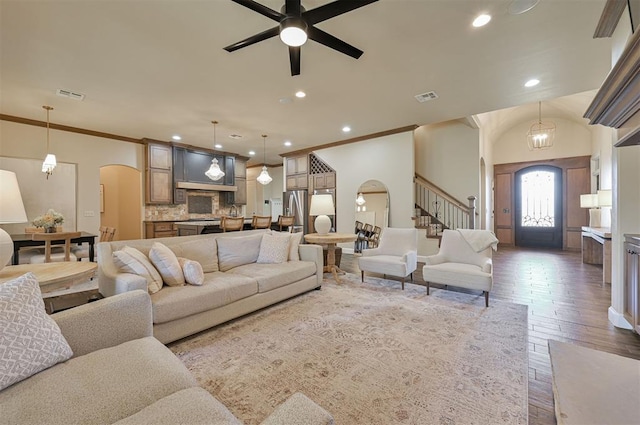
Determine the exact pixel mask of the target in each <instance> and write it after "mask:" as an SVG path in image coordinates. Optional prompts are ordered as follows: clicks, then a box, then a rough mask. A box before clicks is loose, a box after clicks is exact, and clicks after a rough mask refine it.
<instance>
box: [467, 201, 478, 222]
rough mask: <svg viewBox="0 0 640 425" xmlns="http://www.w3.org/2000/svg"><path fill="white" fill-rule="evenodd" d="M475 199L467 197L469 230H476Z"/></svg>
mask: <svg viewBox="0 0 640 425" xmlns="http://www.w3.org/2000/svg"><path fill="white" fill-rule="evenodd" d="M476 199H477V198H476V197H475V196H473V195H471V196H468V197H467V200H468V201H469V229H475V228H476Z"/></svg>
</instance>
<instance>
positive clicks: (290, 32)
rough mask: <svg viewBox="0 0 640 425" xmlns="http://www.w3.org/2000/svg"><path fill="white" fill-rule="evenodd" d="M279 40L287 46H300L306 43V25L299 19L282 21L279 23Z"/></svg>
mask: <svg viewBox="0 0 640 425" xmlns="http://www.w3.org/2000/svg"><path fill="white" fill-rule="evenodd" d="M280 40H282V42H283V43H284V44H286V45H287V46H291V47H299V46H302V45H303V44H304V43H306V42H307V23H306V22H304V21H303V20H302V19H299V18H285V19H283V20H282V22H280Z"/></svg>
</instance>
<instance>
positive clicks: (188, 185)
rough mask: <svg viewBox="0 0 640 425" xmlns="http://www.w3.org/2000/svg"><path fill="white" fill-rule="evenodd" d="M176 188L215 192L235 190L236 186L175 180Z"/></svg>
mask: <svg viewBox="0 0 640 425" xmlns="http://www.w3.org/2000/svg"><path fill="white" fill-rule="evenodd" d="M176 189H189V190H211V191H216V192H237V191H238V186H229V185H224V184H213V183H196V182H176Z"/></svg>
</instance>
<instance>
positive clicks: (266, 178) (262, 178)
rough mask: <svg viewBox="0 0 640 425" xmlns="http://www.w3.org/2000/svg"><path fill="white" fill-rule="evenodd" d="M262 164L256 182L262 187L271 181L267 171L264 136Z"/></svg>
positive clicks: (263, 138) (263, 139)
mask: <svg viewBox="0 0 640 425" xmlns="http://www.w3.org/2000/svg"><path fill="white" fill-rule="evenodd" d="M262 162H263V164H264V165H263V166H262V172H261V173H260V175H259V176H258V178H257V179H256V180H258V183H260V184H262V185H267V184H269V183H271V180H273V179H272V178H271V176H270V175H269V171H267V135H266V134H263V135H262Z"/></svg>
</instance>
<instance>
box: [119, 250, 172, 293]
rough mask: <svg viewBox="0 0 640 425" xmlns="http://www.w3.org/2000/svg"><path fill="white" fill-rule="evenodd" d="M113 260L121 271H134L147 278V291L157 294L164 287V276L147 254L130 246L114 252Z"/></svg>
mask: <svg viewBox="0 0 640 425" xmlns="http://www.w3.org/2000/svg"><path fill="white" fill-rule="evenodd" d="M113 262H114V263H115V265H116V267H118V268H119V269H120V271H122V272H125V273H133V274H137V275H138V276H142V277H144V278H145V279H147V291H149V293H150V294H155V293H156V292H158V291H159V290H160V289H162V277H161V276H160V273H158V271H157V270H156V268H155V267H153V264H151V262H150V261H149V259H148V258H147V256H146V255H144V254H143V253H142V252H140V251H138V250H137V249H135V248H131V247H130V246H125V247H124V248H122V249H121V250H120V251H115V252H114V253H113Z"/></svg>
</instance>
